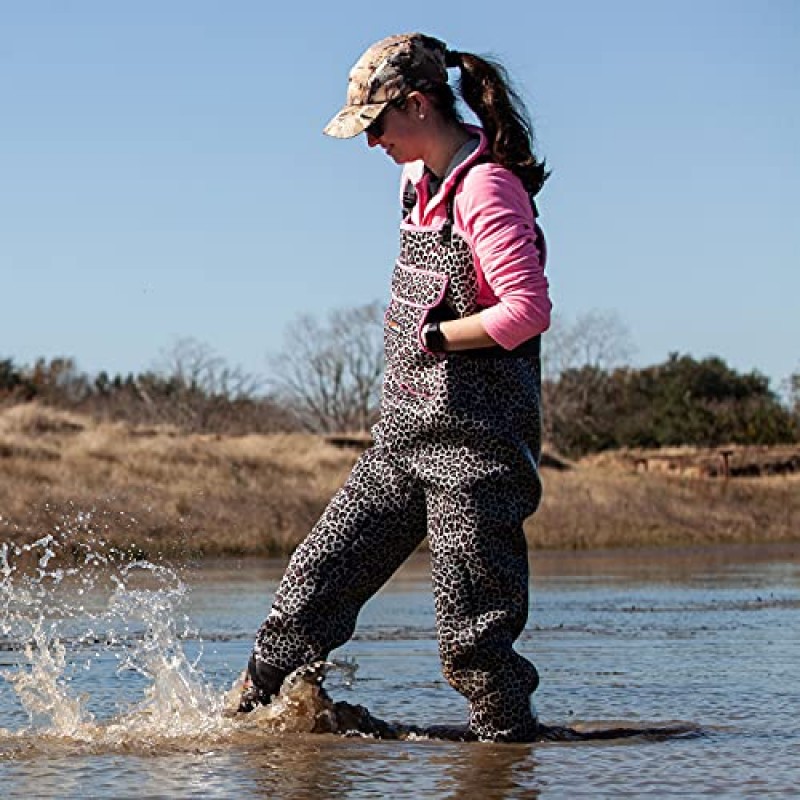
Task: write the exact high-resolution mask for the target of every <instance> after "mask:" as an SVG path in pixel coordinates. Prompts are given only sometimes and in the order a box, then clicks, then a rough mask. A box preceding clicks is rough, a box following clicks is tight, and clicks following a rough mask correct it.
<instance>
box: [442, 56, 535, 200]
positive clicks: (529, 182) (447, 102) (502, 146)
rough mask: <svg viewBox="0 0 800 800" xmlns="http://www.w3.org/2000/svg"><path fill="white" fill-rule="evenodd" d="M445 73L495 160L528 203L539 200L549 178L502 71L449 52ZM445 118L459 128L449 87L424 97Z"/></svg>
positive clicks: (496, 65) (498, 66)
mask: <svg viewBox="0 0 800 800" xmlns="http://www.w3.org/2000/svg"><path fill="white" fill-rule="evenodd" d="M446 63H447V66H448V67H458V69H459V71H460V73H461V77H460V79H459V81H458V91H459V93H460V94H461V97H462V98H463V99H464V102H465V103H466V104H467V105H468V106H469V107H470V108H471V109H472V111H474V112H475V115H476V116H477V117H478V119H479V120H480V122H481V125H482V127H483V131H484V133H485V134H486V138H487V139H488V140H489V148H490V150H491V153H492V157H493V158H494V160H495V161H496V162H497V163H498V164H500V165H501V166H503V167H505V168H506V169H508V170H510V171H511V172H513V173H514V174H515V175H516V176H517V177H518V178H519V179H520V180H521V181H522V185H523V186H524V187H525V190H526V191H527V192H528V193H529V194H530V195H531V197H533V196H535V195H536V194H538V192H539V190H540V189H541V188H542V186H543V185H544V182H545V181H546V180H547V178H548V176H549V175H550V173H549V172H548V171H547V170H546V169H545V162H544V160H542V161H539V160H538V159H537V158H536V155H535V154H534V152H533V138H534V137H533V126H532V125H531V122H530V120H529V119H528V115H527V111H526V109H525V105H524V104H523V102H522V100H520V98H519V96H518V95H517V93H516V92H515V91H514V89H513V88H512V87H511V82H510V80H509V78H508V74H507V72H506V70H505V69H504V67H503V66H502V65H501V64H499V63H497V62H496V61H492V60H491V59H488V58H483V57H481V56H476V55H473V54H472V53H458V52H455V51H453V50H448V51H447V54H446ZM427 94H430V95H431V96H432V98H433V99H434V102H435V103H436V105H437V107H438V108H439V110H440V111H441V112H442V113H443V114H444V115H445V116H446V117H448V118H450V119H453V120H457V121H459V122H461V121H462V120H461V118H460V115H459V113H458V109H457V108H456V98H455V94H454V93H453V90H452V89H451V88H450V86H449V84H444V85H440V86H437V87H436V88H435V89H433V90H432V91H429V92H427Z"/></svg>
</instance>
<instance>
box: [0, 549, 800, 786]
mask: <svg viewBox="0 0 800 800" xmlns="http://www.w3.org/2000/svg"><path fill="white" fill-rule="evenodd" d="M74 546H75V543H74V542H73V541H71V540H70V537H69V535H68V534H67V533H62V534H59V535H53V536H48V537H44V538H43V539H42V540H40V541H39V542H37V543H35V544H34V545H31V546H28V547H26V548H14V547H12V546H10V545H2V546H0V609H2V621H1V622H0V676H2V677H3V678H5V680H2V681H0V780H1V781H2V784H0V785H2V786H3V795H4V796H7V797H23V796H25V797H85V796H91V797H101V798H104V797H109V798H110V797H126V796H138V797H148V796H170V797H192V796H197V797H231V796H237V797H243V798H247V797H292V798H315V799H316V798H326V797H342V796H346V797H373V796H378V795H390V796H394V795H397V796H425V797H441V798H464V797H480V798H483V799H484V800H495V798H497V799H498V800H499V799H500V798H512V797H513V798H525V797H548V796H550V797H581V796H590V795H591V796H596V795H597V794H600V795H606V796H639V795H642V794H652V795H654V796H659V797H660V796H664V795H668V794H670V793H677V794H683V795H702V794H708V793H712V792H713V793H714V794H716V795H720V796H730V797H740V796H746V795H750V794H753V795H754V794H761V795H767V794H770V795H772V796H781V795H782V796H787V797H791V796H794V794H795V791H796V788H795V787H796V785H797V783H798V780H800V768H798V765H797V761H798V760H797V758H796V754H797V750H798V745H800V732H799V731H798V725H797V722H796V719H795V709H796V708H797V704H798V700H800V697H799V696H798V694H799V692H798V682H797V677H796V664H797V663H798V657H800V643H798V641H797V637H795V636H792V635H789V633H788V632H790V631H796V630H797V629H798V623H800V559H799V558H798V553H799V552H800V547H797V546H792V545H784V546H778V547H770V548H726V549H713V548H711V549H706V550H675V551H649V552H648V551H637V552H616V553H581V554H553V553H534V554H533V558H532V568H533V575H534V585H533V586H534V591H533V596H532V615H531V622H530V624H529V627H528V630H527V631H526V632H525V634H524V636H523V637H522V638H521V640H520V645H519V646H520V649H521V650H522V651H523V652H524V653H525V654H526V655H528V656H529V657H530V658H531V659H532V660H534V661H535V662H536V663H537V666H538V667H539V669H540V672H541V673H542V675H543V680H542V685H541V688H540V690H539V692H537V698H536V699H537V706H538V708H539V710H540V713H541V714H542V717H543V719H544V720H545V721H546V722H550V723H554V724H562V725H571V726H576V727H581V725H591V724H595V725H599V726H614V725H618V724H623V725H632V726H648V725H652V724H656V723H657V724H667V723H670V722H681V721H682V722H694V723H697V724H699V725H701V726H702V728H703V730H704V731H705V735H704V736H702V737H700V738H696V737H695V738H680V737H679V738H674V739H670V740H666V741H660V742H655V741H647V740H645V739H644V738H642V737H638V738H634V739H621V740H617V741H598V742H590V743H568V742H556V743H553V742H540V743H537V744H534V745H506V746H492V745H479V744H470V743H456V742H441V741H430V740H425V739H424V738H419V737H416V738H412V740H410V741H401V742H392V741H378V740H374V739H364V738H344V737H341V736H334V735H331V734H318V733H310V732H309V731H311V730H312V729H313V728H314V727H315V725H316V727H317V728H319V726H318V725H317V722H318V717H317V716H315V715H318V714H319V713H320V710H321V708H322V706H320V705H319V703H318V701H317V700H316V699H314V697H311V696H310V695H308V693H307V687H306V688H303V685H302V682H301V683H298V684H297V685H296V686H295V687H294V688H289V687H287V693H286V696H285V697H284V698H283V701H282V705H281V704H278V705H277V706H276V707H275V708H274V709H272V710H269V709H268V710H265V713H263V714H261V716H260V717H259V716H258V715H256V716H251V717H248V718H244V719H241V718H239V719H230V718H228V717H226V716H225V715H224V714H223V710H224V705H225V693H226V690H227V689H228V688H229V687H230V686H231V684H232V683H233V681H234V680H235V679H236V677H237V675H238V673H239V672H240V670H241V668H242V666H243V664H244V663H245V661H246V658H247V654H248V651H249V649H250V645H251V637H252V635H253V632H254V631H255V629H256V627H257V626H258V624H259V623H260V621H261V619H262V618H263V616H264V614H265V612H266V610H267V608H268V604H269V599H270V597H271V592H272V591H273V590H274V587H275V584H276V581H277V579H278V578H279V576H280V565H275V564H269V563H265V562H238V563H231V562H217V563H212V564H206V565H203V566H202V567H196V568H194V569H189V568H182V569H178V568H176V567H170V566H167V565H163V564H158V565H155V564H149V563H146V562H141V561H133V562H131V561H126V560H125V559H122V558H119V559H112V558H109V557H107V556H104V555H101V554H99V553H95V552H94V550H93V549H92V544H91V543H90V542H85V541H84V542H82V543H81V546H82V548H83V550H84V553H85V558H84V562H85V563H83V564H82V565H81V567H80V569H78V568H76V567H74V566H65V563H66V562H65V559H63V558H62V556H63V555H64V552H63V548H65V547H70V548H72V547H74ZM336 655H337V657H338V658H341V659H342V660H345V661H347V662H348V663H349V664H350V668H349V669H334V670H333V672H332V673H331V674H330V675H329V677H328V679H327V682H326V685H327V687H328V689H329V690H330V692H331V694H332V695H333V697H334V699H336V700H346V701H348V702H350V703H353V704H363V705H365V706H367V707H368V708H369V709H370V711H372V712H373V713H374V714H376V715H377V716H378V717H381V718H384V719H388V720H392V721H398V722H402V723H404V724H406V725H412V724H413V725H418V726H430V725H436V724H453V725H456V724H459V723H462V722H463V720H464V719H465V716H466V709H465V705H464V703H463V701H462V700H461V699H460V698H459V697H458V696H457V695H456V694H455V693H454V692H453V691H452V690H451V689H450V688H449V687H448V686H447V685H446V684H445V682H444V681H443V679H442V678H441V676H440V673H439V667H438V658H437V650H436V642H435V636H434V624H433V604H432V600H431V597H430V589H429V577H428V573H427V566H426V559H425V558H424V557H419V558H417V559H415V560H413V561H412V562H411V563H410V564H409V565H408V566H407V568H405V569H404V570H403V571H402V573H401V574H400V575H399V576H398V578H397V579H396V580H395V581H393V582H392V584H390V585H389V586H388V587H387V588H386V589H385V590H384V591H383V592H381V593H380V594H379V595H378V596H377V597H376V598H375V599H374V600H373V601H372V602H371V603H370V604H369V605H368V606H367V607H366V608H365V610H364V612H363V614H362V616H361V619H360V622H359V628H358V632H357V635H356V637H355V638H354V640H353V641H352V642H350V643H349V644H348V645H347V646H346V647H344V648H342V650H341V651H340V652H339V653H337V654H336ZM353 668H357V671H356V673H355V679H353ZM304 692H305V693H304Z"/></svg>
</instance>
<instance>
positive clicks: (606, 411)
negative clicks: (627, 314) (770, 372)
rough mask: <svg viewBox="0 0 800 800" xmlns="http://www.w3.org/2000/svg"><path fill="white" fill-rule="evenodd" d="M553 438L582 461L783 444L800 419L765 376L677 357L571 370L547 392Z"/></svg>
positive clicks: (549, 435) (798, 428)
mask: <svg viewBox="0 0 800 800" xmlns="http://www.w3.org/2000/svg"><path fill="white" fill-rule="evenodd" d="M544 394H545V401H546V402H545V415H546V434H547V438H548V439H549V440H550V442H551V443H552V444H553V445H554V446H555V447H556V448H557V449H558V450H560V451H561V452H563V453H565V454H567V455H572V456H580V455H583V454H586V453H590V452H597V451H600V450H607V449H611V448H616V447H663V446H671V445H696V446H701V447H703V446H705V447H707V446H716V445H720V444H728V443H730V444H765V445H768V444H779V443H789V442H795V441H797V440H798V434H799V433H800V424H799V423H800V420H798V417H797V414H796V413H793V412H792V410H791V409H789V408H786V407H785V406H783V405H782V404H781V403H780V401H779V399H778V397H777V396H776V395H775V393H773V392H772V391H771V390H770V388H769V380H768V379H767V378H766V377H765V376H764V375H761V374H760V373H758V372H750V373H746V374H741V373H738V372H736V371H735V370H733V369H731V368H730V367H729V366H728V365H727V364H726V363H725V362H724V361H723V360H722V359H720V358H716V357H711V358H706V359H703V360H700V361H697V360H695V359H693V358H692V357H691V356H680V355H678V354H676V353H673V354H672V355H670V357H669V359H668V360H667V361H666V362H664V363H663V364H658V365H655V366H652V367H646V368H643V369H633V368H632V367H618V368H616V369H614V370H610V371H609V370H603V369H600V368H598V367H591V366H587V367H582V368H577V369H568V370H566V371H564V372H563V373H561V375H560V376H559V377H558V378H557V379H556V380H551V381H546V382H545V386H544Z"/></svg>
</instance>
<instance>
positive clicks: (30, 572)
mask: <svg viewBox="0 0 800 800" xmlns="http://www.w3.org/2000/svg"><path fill="white" fill-rule="evenodd" d="M79 523H80V524H79V525H78V526H77V527H78V528H79V530H80V536H79V537H77V538H76V535H75V533H74V528H71V527H70V526H69V525H64V526H62V527H61V528H60V529H59V530H58V531H56V533H55V534H51V535H47V536H44V537H42V538H40V539H38V540H37V541H35V542H32V543H30V544H25V545H13V544H9V543H7V542H6V543H3V544H2V545H0V610H1V611H2V621H0V641H2V642H5V647H4V649H6V650H9V651H11V652H12V653H14V654H15V660H16V662H17V663H16V664H15V665H14V666H13V667H12V668H10V669H5V670H2V671H0V676H2V677H3V678H5V680H6V681H7V684H8V685H9V686H10V687H11V688H12V690H13V692H14V693H15V695H16V699H17V701H18V703H19V705H20V706H21V707H22V709H23V710H24V711H25V713H26V715H27V718H28V724H27V725H22V726H21V727H20V728H19V729H18V730H15V731H9V730H6V729H0V756H3V755H4V754H5V756H6V757H8V755H9V753H10V754H11V756H12V757H13V756H15V755H19V754H21V753H23V752H25V753H30V752H43V751H44V752H52V751H53V750H54V749H58V750H64V749H65V748H66V749H67V750H70V751H73V750H75V749H77V750H79V751H81V752H92V753H97V752H109V751H111V752H120V751H122V752H132V751H136V752H151V751H153V750H155V749H157V750H158V751H159V752H163V751H164V749H170V748H172V749H177V750H184V749H193V748H195V747H197V746H209V745H214V744H218V743H220V742H223V741H226V740H230V739H231V738H232V737H241V736H245V737H247V736H258V737H262V736H263V735H265V734H268V735H269V734H276V735H277V734H285V733H303V732H308V733H310V732H321V731H329V732H333V731H336V730H338V727H337V723H336V720H335V718H334V716H333V714H334V712H333V711H332V708H333V706H332V703H331V701H330V699H329V698H328V697H327V695H325V694H324V692H321V691H320V688H319V682H315V681H314V680H311V679H310V677H309V671H308V670H307V669H306V670H302V671H298V673H297V674H296V675H293V676H290V677H289V678H288V679H287V680H286V682H285V683H284V686H283V688H282V690H281V693H280V696H279V697H278V698H277V699H276V700H275V701H274V702H273V703H272V704H270V706H269V707H267V708H262V709H259V710H258V711H257V712H256V713H254V714H251V715H247V716H246V717H245V716H244V715H238V717H237V716H234V717H232V716H231V715H230V713H229V711H230V709H229V706H230V704H231V702H232V700H231V697H235V698H236V701H238V694H237V691H239V688H238V685H235V686H234V689H233V690H232V692H230V693H228V695H227V696H226V695H225V693H224V692H222V691H221V690H218V689H216V688H215V687H214V686H213V685H212V683H211V682H210V681H209V680H208V679H207V678H206V676H204V674H203V671H202V668H201V665H200V662H201V659H202V649H201V651H200V654H199V655H198V656H197V657H196V658H195V659H194V660H191V659H190V658H189V657H188V656H187V654H186V651H185V649H184V646H183V645H184V642H185V641H186V640H187V639H189V638H192V639H194V640H199V639H200V637H199V634H198V633H197V632H196V631H192V630H191V629H190V628H189V620H188V617H186V616H185V615H183V614H182V613H181V605H182V603H183V602H184V600H185V599H186V596H187V594H188V587H187V585H186V583H185V582H184V581H183V580H182V578H181V575H180V570H179V569H178V568H176V567H174V566H169V565H165V564H154V563H152V562H150V561H148V560H145V559H136V558H130V557H126V556H125V555H124V554H119V553H113V552H111V553H109V552H108V551H107V550H104V549H103V547H104V544H105V543H104V542H103V541H102V539H98V538H93V537H92V536H91V535H87V533H89V534H91V523H92V519H91V514H83V515H82V516H81V519H80V520H79ZM76 553H77V554H78V555H79V559H80V563H79V564H76V563H75V554H76ZM112 657H113V661H114V670H113V675H112V676H111V678H112V680H114V679H115V680H116V685H112V686H111V687H110V689H109V687H108V686H107V684H108V678H107V677H106V678H104V679H103V680H100V681H98V680H96V679H95V680H92V675H91V673H92V672H93V671H95V670H102V669H108V662H109V660H110V658H112ZM331 669H338V670H339V671H340V672H342V673H343V675H344V682H345V683H347V682H348V681H350V680H352V677H353V675H354V672H355V669H356V667H355V665H354V664H352V663H344V664H341V665H339V666H337V665H333V664H327V665H324V667H323V665H317V672H316V673H315V674H317V675H319V674H321V672H320V670H325V671H329V670H331ZM132 677H133V679H134V680H133V682H134V683H135V684H136V685H138V686H139V687H140V694H139V695H138V697H136V698H133V699H129V700H128V702H127V703H126V702H125V701H124V700H120V699H119V698H120V697H121V696H123V697H124V695H125V694H126V692H127V694H130V691H131V690H130V684H131V682H132V680H131V679H132ZM104 682H105V685H104V689H103V691H104V692H105V693H106V694H112V695H113V694H116V695H117V697H116V698H115V705H114V706H112V708H111V709H110V710H111V711H112V712H114V711H115V712H116V713H112V714H111V715H109V714H108V712H107V711H106V709H105V708H103V709H101V711H102V712H104V713H100V712H98V713H97V714H95V713H92V711H91V710H90V705H91V703H92V700H93V699H95V698H93V697H92V692H91V691H84V692H82V693H81V692H80V691H79V690H78V689H77V688H76V687H77V686H79V685H81V684H83V685H84V686H86V685H88V686H90V687H95V688H96V687H97V686H98V684H99V683H104ZM123 687H124V688H123ZM117 690H118V691H117ZM98 717H101V718H98Z"/></svg>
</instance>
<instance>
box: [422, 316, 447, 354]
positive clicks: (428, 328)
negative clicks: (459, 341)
mask: <svg viewBox="0 0 800 800" xmlns="http://www.w3.org/2000/svg"><path fill="white" fill-rule="evenodd" d="M422 343H423V344H424V345H425V347H426V348H427V349H428V350H430V351H431V352H432V353H444V351H445V348H444V334H443V333H442V330H441V328H440V327H439V323H438V322H426V323H425V324H424V325H423V326H422Z"/></svg>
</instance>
